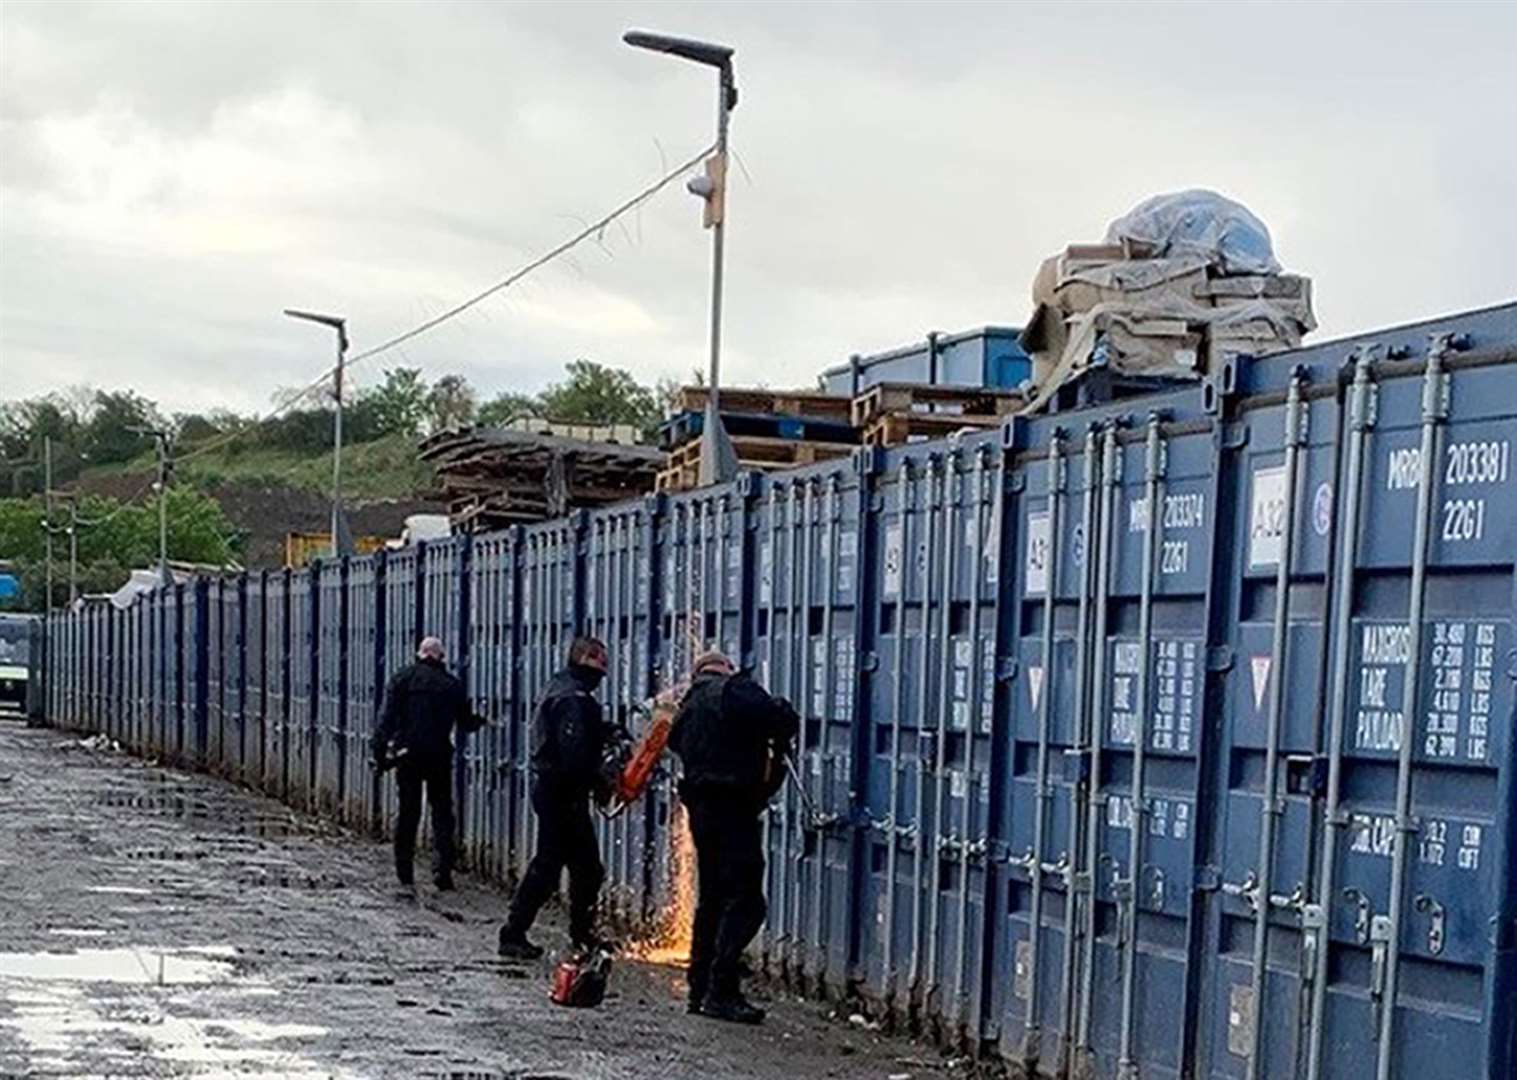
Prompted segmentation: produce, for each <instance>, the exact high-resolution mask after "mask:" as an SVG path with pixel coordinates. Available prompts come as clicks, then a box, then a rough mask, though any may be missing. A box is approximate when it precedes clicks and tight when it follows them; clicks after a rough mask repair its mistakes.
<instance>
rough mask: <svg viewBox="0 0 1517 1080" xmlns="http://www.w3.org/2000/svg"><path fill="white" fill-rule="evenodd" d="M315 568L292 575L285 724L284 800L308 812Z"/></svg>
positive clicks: (314, 695)
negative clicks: (288, 685) (288, 690)
mask: <svg viewBox="0 0 1517 1080" xmlns="http://www.w3.org/2000/svg"><path fill="white" fill-rule="evenodd" d="M315 572H316V571H315V570H314V569H313V568H309V567H308V568H306V569H303V570H296V571H293V572H292V573H291V575H290V593H289V605H290V606H289V611H290V711H289V717H288V719H287V721H286V725H285V726H286V732H287V747H288V749H287V753H288V756H289V768H288V771H287V775H286V778H285V784H286V786H285V791H286V794H285V800H286V801H287V802H289V803H290V804H291V805H292V806H296V807H300V808H301V809H309V808H310V807H311V805H312V801H311V797H312V795H313V794H314V792H313V790H312V788H313V783H312V781H313V777H312V773H311V767H312V763H313V756H314V755H313V753H312V744H313V743H314V741H315V730H316V728H315V725H316V707H317V700H316V699H317V687H318V682H317V680H318V677H319V676H318V673H317V669H316V664H317V633H318V632H319V625H318V621H317V620H318V618H319V615H318V613H317V610H316V605H317V603H318V602H319V601H318V594H317V592H316V589H315V582H314V580H313V579H314V575H315Z"/></svg>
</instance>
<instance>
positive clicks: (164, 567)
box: [154, 431, 169, 585]
mask: <svg viewBox="0 0 1517 1080" xmlns="http://www.w3.org/2000/svg"><path fill="white" fill-rule="evenodd" d="M154 434H155V435H156V436H157V438H158V584H160V585H166V584H168V580H169V440H168V436H167V434H165V433H164V432H162V431H159V432H155V433H154Z"/></svg>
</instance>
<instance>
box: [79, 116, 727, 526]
mask: <svg viewBox="0 0 1517 1080" xmlns="http://www.w3.org/2000/svg"><path fill="white" fill-rule="evenodd" d="M715 150H716V144H715V143H712V144H711V145H709V146H707V147H706V148H705V149H704V150H702V151H701V152H700V153H699V154H696V155H695V156H694V157H692V158H690V159H689V160H687V161H685V162H684V163H683V164H680V165H677V166H675V167H674V168H673V169H669V170H668V171H666V172H665V173H664V174H663V175H662V176H660V177H659V178H658V179H657V180H655V181H654V182H653V183H651V184H649V185H648V186H647V187H645V188H643V189H642V190H641V191H639V192H638V193H637V194H636V195H633V196H632V197H631V198H629V199H627V200H625V201H624V202H622V203H621V204H619V205H618V206H617V207H616V208H615V209H613V210H612V211H611V212H610V213H608V214H606V215H604V216H603V217H600V218H598V219H596V220H595V221H592V222H590V223H589V224H587V225H586V226H585V227H584V228H583V229H581V230H580V231H579V232H577V233H575V234H574V235H573V236H571V237H569V238H568V239H567V240H565V241H563V242H562V243H560V244H558V245H557V246H555V247H553V248H551V249H549V250H548V251H546V252H544V253H543V254H542V255H539V256H538V257H537V258H535V259H533V260H532V261H531V262H529V263H527V264H526V265H524V266H522V267H519V268H518V269H516V270H514V271H512V272H511V273H510V274H508V275H507V276H506V277H504V278H502V279H501V280H499V281H497V282H495V284H493V285H491V286H489V287H488V288H486V289H484V290H482V291H480V292H478V293H475V294H474V295H473V296H471V297H469V298H468V299H467V300H464V301H462V302H461V303H458V304H455V305H454V306H453V307H451V308H448V309H447V310H446V311H444V312H442V313H441V314H440V315H435V316H433V317H432V318H430V319H427V320H426V321H424V322H422V323H419V324H418V325H416V326H414V327H412V328H411V329H410V330H407V331H406V332H405V333H402V334H397V335H396V336H395V337H392V338H390V339H389V340H387V341H383V342H381V343H380V344H378V345H375V346H374V347H373V348H371V349H365V350H364V351H363V352H360V353H358V354H357V355H355V356H350V357H348V358H347V359H346V360H345V361H344V366H345V367H351V366H352V365H354V364H356V363H358V362H359V361H361V360H367V359H369V358H370V357H374V356H378V355H379V354H380V353H384V352H388V351H389V350H391V349H394V348H396V347H398V346H400V345H403V344H404V343H405V342H407V341H410V340H412V339H413V338H417V337H420V336H421V335H422V334H425V333H426V332H427V331H429V330H433V329H436V328H437V327H439V326H441V325H442V324H443V323H445V322H447V321H449V320H450V319H453V318H456V317H457V316H459V315H462V314H463V313H464V312H466V311H468V310H469V309H470V308H472V307H474V306H476V305H478V304H480V303H482V302H483V301H485V300H487V299H489V298H490V297H492V296H494V295H495V294H496V293H499V292H502V291H504V290H506V289H509V288H510V287H511V286H512V285H515V284H516V283H517V282H518V281H521V280H522V279H523V278H525V277H526V276H527V275H529V274H531V273H533V272H534V271H537V270H540V269H542V268H543V267H544V266H546V265H548V264H549V263H550V262H552V261H553V260H555V259H557V258H559V257H561V256H563V255H566V254H568V252H570V251H572V250H573V249H574V248H576V247H578V246H579V245H580V244H582V243H584V242H585V241H586V240H588V239H590V238H591V237H596V238H597V240H598V242H599V238H601V237H603V236H604V234H605V230H606V229H607V228H608V227H609V226H610V225H611V224H612V223H613V222H615V221H617V220H618V219H620V218H621V217H623V216H624V215H626V214H628V213H630V212H632V211H634V210H637V209H639V208H641V207H642V205H643V204H644V203H646V202H647V201H648V200H649V199H651V198H653V196H655V195H657V194H658V193H659V192H660V191H662V190H664V188H666V187H668V186H669V185H670V184H672V183H673V182H674V181H675V180H677V179H679V178H680V177H681V176H683V175H684V174H685V173H687V172H689V171H690V170H691V169H693V168H695V167H696V166H697V165H699V164H700V163H701V162H703V161H705V160H706V158H707V157H708V156H709V155H710V154H712V153H713V152H714V151H715ZM336 372H337V366H336V365H333V366H332V367H330V368H327V369H326V370H325V371H323V372H322V373H321V374H320V375H319V376H318V377H317V378H315V379H314V380H312V381H311V382H310V383H309V384H307V385H306V386H305V387H303V388H301V389H299V390H298V391H295V392H294V393H291V394H288V395H286V396H285V398H284V400H283V401H281V402H280V403H279V404H277V405H275V406H274V408H272V409H271V410H270V411H269V412H268V413H267V414H265V415H263V416H260V417H256V418H254V419H252V420H251V421H249V422H248V423H246V424H242V425H239V426H238V427H236V428H234V429H233V430H231V431H228V432H226V433H225V434H224V435H222V436H220V437H218V438H214V439H211V440H209V441H208V442H204V443H201V444H200V445H199V446H196V447H195V448H194V449H193V450H189V451H186V452H185V453H182V454H179V455H177V456H176V457H175V458H174V462H175V464H180V463H182V462H186V461H193V460H194V459H195V458H197V457H200V456H202V455H204V454H209V453H211V452H212V451H214V450H219V449H220V448H222V447H223V446H226V445H228V444H229V443H231V442H233V441H234V440H236V439H238V438H240V437H241V436H243V435H246V434H247V433H248V432H250V431H252V430H254V429H255V428H257V427H259V426H260V425H262V424H266V423H268V422H269V421H270V420H273V419H274V418H276V417H278V416H281V415H283V414H284V413H286V412H288V411H289V410H290V409H292V408H294V407H295V406H296V405H298V404H300V403H301V402H302V401H304V400H306V399H307V398H308V397H310V396H311V395H312V394H313V393H314V392H316V391H317V390H319V389H321V388H322V387H323V386H324V385H325V384H326V383H327V381H328V380H329V379H331V377H332V376H333V375H334V374H336ZM153 484H154V481H152V480H149V481H148V482H147V483H145V484H143V486H142V487H141V488H139V489H138V490H137V492H136V493H135V494H133V495H132V496H130V497H129V498H128V499H126V500H125V501H123V502H122V503H121V504H120V505H118V506H117V507H116V508H115V509H114V510H112V511H111V512H110V513H108V514H106V515H105V516H104V517H101V518H99V519H96V520H95V521H92V522H90V523H89V524H91V525H103V524H105V523H106V522H108V521H111V520H112V519H114V518H115V517H116V516H117V515H118V514H120V513H121V512H122V511H124V510H125V509H126V508H127V507H128V506H130V505H132V504H133V503H135V502H136V501H137V500H138V499H140V498H142V496H143V495H145V494H147V492H148V491H149V490H150V489H151V488H152V487H153Z"/></svg>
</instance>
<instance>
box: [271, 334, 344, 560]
mask: <svg viewBox="0 0 1517 1080" xmlns="http://www.w3.org/2000/svg"><path fill="white" fill-rule="evenodd" d="M284 313H285V314H286V315H288V316H289V317H290V318H292V319H303V320H304V321H306V322H313V323H320V324H321V325H322V326H330V327H331V328H332V329H333V330H336V331H337V379H336V385H335V397H336V400H337V404H336V412H335V416H334V421H333V425H332V554H333V555H334V556H335V555H341V554H342V551H341V549H340V541H339V540H338V536H339V532H338V523H339V520H340V518H341V516H342V366H343V363H344V362H345V361H346V359H347V355H348V321H347V320H346V319H342V318H339V317H338V316H336V315H321V314H318V313H317V312H314V311H300V310H297V309H295V308H285V310H284Z"/></svg>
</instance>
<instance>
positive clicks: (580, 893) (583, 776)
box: [499, 638, 616, 960]
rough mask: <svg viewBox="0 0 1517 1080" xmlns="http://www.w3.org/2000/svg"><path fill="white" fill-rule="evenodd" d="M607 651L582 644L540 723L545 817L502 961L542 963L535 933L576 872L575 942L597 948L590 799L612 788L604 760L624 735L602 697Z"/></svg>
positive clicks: (540, 818)
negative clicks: (562, 881)
mask: <svg viewBox="0 0 1517 1080" xmlns="http://www.w3.org/2000/svg"><path fill="white" fill-rule="evenodd" d="M606 664H607V660H606V646H605V645H603V644H602V643H601V642H599V641H597V640H596V639H595V638H576V639H575V641H574V643H573V644H572V645H570V647H569V664H568V666H567V667H566V668H565V669H564V670H562V671H560V672H559V673H558V674H557V675H555V676H554V677H553V678H552V680H550V681H549V683H548V687H547V689H546V690H545V691H544V693H543V698H542V701H541V702H540V703H539V704H538V706H537V715H536V717H535V719H534V720H533V724H532V809H533V811H534V812H535V813H536V814H537V852H536V854H535V855H533V857H532V862H531V863H530V864H529V865H528V866H527V872H526V873H525V874H524V875H522V879H521V884H520V885H518V886H517V887H516V894H515V895H514V896H513V897H512V898H511V910H510V913H509V914H508V915H507V917H506V923H505V925H504V926H502V927H501V928H500V947H499V951H500V955H501V956H507V957H511V958H514V959H518V960H535V959H537V958H538V957H540V956H541V955H542V953H543V951H542V949H541V948H539V947H538V946H536V945H534V944H532V942H530V941H528V940H527V931H529V930H531V929H532V923H533V921H534V920H536V918H537V913H538V911H540V910H541V909H542V906H543V904H545V903H547V901H548V898H549V897H550V896H552V895H553V893H554V892H555V891H556V890H557V889H558V882H559V878H560V877H561V876H562V874H563V871H564V869H565V868H566V867H567V868H568V871H569V938H570V941H571V942H572V943H573V945H574V946H575V947H576V948H579V949H585V950H589V949H593V948H595V947H597V946H598V945H599V944H600V943H599V942H598V940H597V939H596V936H595V905H596V902H597V900H598V899H599V897H600V887H601V882H602V881H603V880H604V879H605V873H606V872H605V868H604V867H603V866H602V865H601V861H600V845H599V843H598V842H597V841H596V838H595V826H594V825H593V824H592V823H591V821H590V799H591V797H592V796H594V797H596V798H604V797H605V796H606V795H607V794H608V793H609V788H608V787H607V785H606V781H605V779H604V778H603V769H602V762H603V760H604V757H605V753H606V749H607V746H608V744H610V742H611V741H612V740H613V739H614V738H615V736H616V729H615V728H613V727H612V726H611V725H610V724H608V723H606V721H605V719H604V717H603V715H602V713H601V705H600V702H599V701H597V700H596V698H595V691H596V690H597V689H598V688H599V686H600V684H601V680H602V679H604V678H605V677H606Z"/></svg>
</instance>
